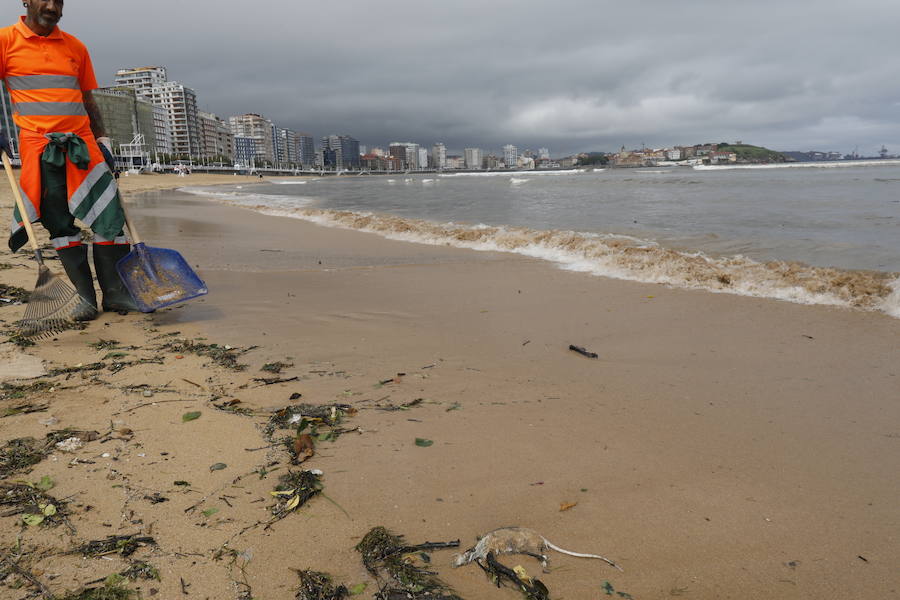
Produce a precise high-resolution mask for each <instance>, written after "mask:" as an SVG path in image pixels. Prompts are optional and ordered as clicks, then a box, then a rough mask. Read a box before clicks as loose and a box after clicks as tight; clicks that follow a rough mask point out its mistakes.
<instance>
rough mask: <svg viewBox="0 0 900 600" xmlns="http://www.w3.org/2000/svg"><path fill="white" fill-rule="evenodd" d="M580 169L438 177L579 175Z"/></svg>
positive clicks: (477, 173)
mask: <svg viewBox="0 0 900 600" xmlns="http://www.w3.org/2000/svg"><path fill="white" fill-rule="evenodd" d="M582 173H584V171H582V170H581V169H566V170H565V171H477V172H473V173H441V174H440V175H438V177H515V176H516V175H519V176H522V175H528V176H529V177H530V176H532V175H581V174H582Z"/></svg>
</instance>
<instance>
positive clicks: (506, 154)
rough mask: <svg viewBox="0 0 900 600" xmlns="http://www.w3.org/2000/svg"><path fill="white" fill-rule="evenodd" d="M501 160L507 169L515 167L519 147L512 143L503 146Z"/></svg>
mask: <svg viewBox="0 0 900 600" xmlns="http://www.w3.org/2000/svg"><path fill="white" fill-rule="evenodd" d="M503 162H504V164H505V165H506V168H507V169H515V168H516V166H517V165H518V163H519V149H518V148H516V147H515V146H513V145H512V144H507V145H505V146H503Z"/></svg>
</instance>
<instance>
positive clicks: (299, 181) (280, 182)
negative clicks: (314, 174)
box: [269, 179, 309, 185]
mask: <svg viewBox="0 0 900 600" xmlns="http://www.w3.org/2000/svg"><path fill="white" fill-rule="evenodd" d="M269 183H274V184H275V185H306V184H307V183H309V182H308V181H307V180H305V179H279V180H270V181H269Z"/></svg>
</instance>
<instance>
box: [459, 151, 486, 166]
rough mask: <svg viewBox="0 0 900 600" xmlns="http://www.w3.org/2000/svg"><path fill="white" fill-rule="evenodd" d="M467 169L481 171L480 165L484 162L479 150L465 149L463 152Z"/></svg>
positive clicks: (482, 154)
mask: <svg viewBox="0 0 900 600" xmlns="http://www.w3.org/2000/svg"><path fill="white" fill-rule="evenodd" d="M463 156H465V163H466V168H467V169H481V163H482V162H483V161H484V153H483V152H482V151H481V148H466V149H465V151H464V152H463Z"/></svg>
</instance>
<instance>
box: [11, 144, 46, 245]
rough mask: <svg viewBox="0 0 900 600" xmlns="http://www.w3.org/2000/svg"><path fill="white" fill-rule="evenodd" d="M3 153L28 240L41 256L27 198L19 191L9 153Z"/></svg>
mask: <svg viewBox="0 0 900 600" xmlns="http://www.w3.org/2000/svg"><path fill="white" fill-rule="evenodd" d="M2 154H3V168H4V169H6V176H7V177H8V178H9V185H10V187H11V188H12V192H13V196H15V197H16V206H18V207H19V216H21V217H22V224H23V225H24V226H25V231H26V232H27V233H28V241H29V242H30V243H31V249H32V250H34V252H35V254H37V255H38V258H40V253H41V249H40V248H39V247H38V243H37V237H35V235H34V229H32V228H31V220H30V219H29V218H28V211H26V210H25V200H23V199H22V192H20V191H19V183H18V182H17V181H16V176H15V175H13V168H12V164H11V163H10V162H9V155H7V154H6V152H2Z"/></svg>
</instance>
